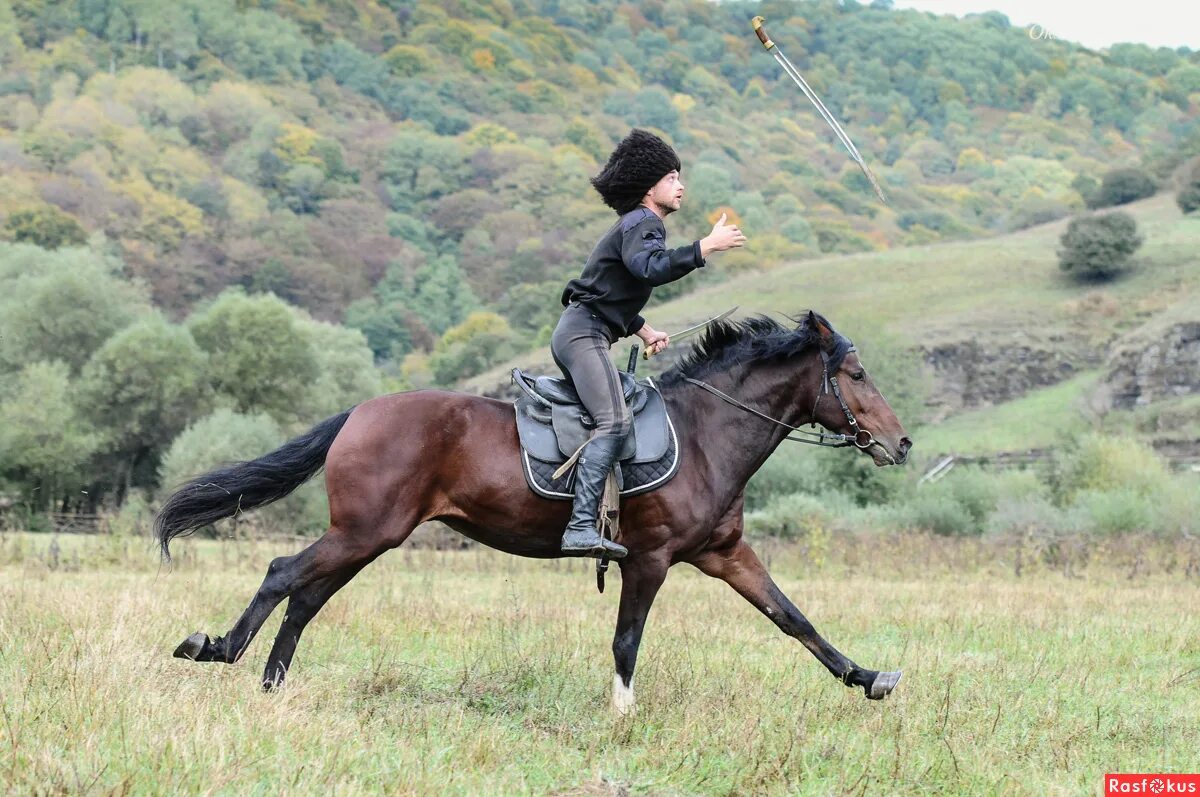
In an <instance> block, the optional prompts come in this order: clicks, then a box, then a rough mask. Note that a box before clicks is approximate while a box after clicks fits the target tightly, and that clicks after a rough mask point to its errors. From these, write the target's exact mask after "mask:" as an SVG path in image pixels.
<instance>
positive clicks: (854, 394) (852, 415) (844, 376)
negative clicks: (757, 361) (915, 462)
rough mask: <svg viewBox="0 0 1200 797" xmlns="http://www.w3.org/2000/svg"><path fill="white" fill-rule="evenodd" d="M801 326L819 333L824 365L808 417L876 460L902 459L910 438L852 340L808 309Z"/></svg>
mask: <svg viewBox="0 0 1200 797" xmlns="http://www.w3.org/2000/svg"><path fill="white" fill-rule="evenodd" d="M802 326H807V328H808V330H809V332H810V333H811V334H813V335H814V337H816V338H818V340H819V344H818V348H819V353H820V355H821V358H822V365H823V369H822V370H823V374H822V378H821V384H820V385H817V394H816V400H815V401H814V404H813V421H814V422H816V423H819V424H821V425H822V426H824V427H825V428H826V429H828V430H830V431H831V432H835V433H838V434H844V435H847V436H849V437H854V440H855V445H856V446H857V447H858V448H859V450H861V451H862V452H863V453H864V454H867V455H868V456H870V457H871V458H872V459H873V460H875V464H876V465H879V466H883V465H900V464H903V463H904V461H905V460H907V459H908V450H909V449H910V448H912V440H911V439H910V438H909V437H908V433H907V432H905V431H904V426H903V425H902V424H901V423H900V419H899V418H897V417H896V413H895V412H893V411H892V408H891V406H890V405H888V403H887V399H885V398H884V397H883V395H882V394H881V393H880V392H879V389H878V388H876V387H875V383H874V382H873V381H871V376H870V374H868V373H867V370H866V368H864V367H863V364H862V361H861V360H860V359H859V357H858V351H857V350H856V349H855V348H854V346H853V344H851V343H850V341H849V340H848V339H847V338H845V337H844V336H842V335H839V334H838V333H837V332H834V331H833V329H832V328H831V327H830V326H829V324H828V322H827V321H826V320H825V319H824V318H822V317H821V316H819V315H817V314H816V313H814V312H812V311H809V313H808V316H807V317H806V318H805V319H804V321H803V322H802Z"/></svg>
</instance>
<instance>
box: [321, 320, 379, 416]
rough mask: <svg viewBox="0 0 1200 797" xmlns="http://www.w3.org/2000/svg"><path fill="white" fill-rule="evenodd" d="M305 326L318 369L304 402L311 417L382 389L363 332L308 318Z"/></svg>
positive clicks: (340, 407)
mask: <svg viewBox="0 0 1200 797" xmlns="http://www.w3.org/2000/svg"><path fill="white" fill-rule="evenodd" d="M303 329H304V333H305V335H307V337H308V340H309V345H310V346H312V349H313V353H314V354H315V356H316V360H317V370H318V376H317V378H316V379H315V380H314V381H313V383H312V385H310V387H309V391H308V398H307V401H305V402H304V403H305V411H306V412H307V413H308V414H309V415H310V417H311V419H312V420H316V419H318V418H324V417H327V416H329V415H333V414H334V413H338V412H341V411H342V410H344V409H347V408H349V407H352V406H354V405H355V404H357V403H359V402H360V401H365V400H366V399H369V398H374V397H375V396H377V395H379V394H380V393H382V392H383V381H382V379H381V378H380V375H379V371H378V370H377V369H376V368H375V359H374V357H373V356H372V352H371V348H370V347H369V346H368V345H367V339H366V337H365V336H364V335H363V333H362V332H359V331H358V330H357V329H347V328H346V327H341V326H338V325H337V324H327V323H325V322H322V321H307V322H305V323H304V324H303Z"/></svg>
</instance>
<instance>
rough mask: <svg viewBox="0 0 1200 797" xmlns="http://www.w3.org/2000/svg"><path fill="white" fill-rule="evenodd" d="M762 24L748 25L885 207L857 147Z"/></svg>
mask: <svg viewBox="0 0 1200 797" xmlns="http://www.w3.org/2000/svg"><path fill="white" fill-rule="evenodd" d="M764 22H766V19H765V18H763V17H755V18H754V19H752V20H750V25H751V27H753V28H754V32H755V33H756V34H757V35H758V40H759V41H760V42H762V45H763V47H764V48H765V49H766V50H767V52H769V53H770V54H771V55H773V56H775V60H776V61H778V62H779V65H780V66H781V67H783V71H784V72H786V73H787V75H788V77H790V78H791V79H792V80H793V81H794V82H795V83H796V85H797V86H799V87H800V90H801V91H803V92H804V96H805V97H808V101H809V102H811V103H812V104H813V107H814V108H816V109H817V113H819V114H821V118H822V119H824V120H825V122H826V123H827V124H828V125H829V126H830V127H832V128H833V132H834V133H836V134H837V137H838V139H839V140H840V141H841V142H842V144H843V145H845V147H846V150H847V151H848V152H849V153H850V157H851V158H853V159H854V162H855V163H857V164H858V167H859V168H860V169H862V171H863V174H865V175H866V177H867V180H869V181H870V183H871V187H872V188H874V189H875V194H876V195H877V196H878V197H879V201H880V202H882V203H883V204H885V205H886V204H887V197H885V196H884V195H883V189H882V188H880V187H879V181H878V180H876V179H875V175H874V174H872V173H871V170H870V169H869V168H868V167H867V163H866V161H864V160H863V156H862V155H860V154H858V147H856V146H854V142H853V141H851V140H850V136H848V135H846V131H845V130H843V129H842V126H841V125H840V124H838V120H837V119H835V118H834V116H833V114H832V113H830V112H829V109H828V108H826V107H825V103H823V102H821V98H820V97H818V96H817V93H816V92H815V91H813V90H812V87H811V86H809V85H808V82H807V81H806V80H805V79H804V77H803V76H802V75H801V74H800V71H799V70H797V69H796V67H794V66H792V62H791V61H789V60H788V59H787V56H786V55H784V54H783V53H782V52H780V50H779V47H778V46H777V45H776V44H775V42H773V41H771V37H770V36H768V35H767V30H766V28H764V27H763V23H764Z"/></svg>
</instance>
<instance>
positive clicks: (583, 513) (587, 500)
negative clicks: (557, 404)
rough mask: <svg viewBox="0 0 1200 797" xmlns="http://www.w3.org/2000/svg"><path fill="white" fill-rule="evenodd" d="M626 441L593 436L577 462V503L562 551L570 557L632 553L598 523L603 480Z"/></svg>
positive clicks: (613, 555) (602, 494)
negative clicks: (602, 532) (604, 532)
mask: <svg viewBox="0 0 1200 797" xmlns="http://www.w3.org/2000/svg"><path fill="white" fill-rule="evenodd" d="M624 442H625V441H624V440H623V439H622V438H620V437H615V436H613V435H606V436H604V437H597V438H594V439H592V440H591V441H589V442H588V444H587V446H586V447H585V448H584V449H583V453H582V454H581V455H580V456H579V460H578V461H577V462H576V463H575V504H574V506H573V507H572V509H571V520H570V521H569V522H568V523H567V529H566V531H564V532H563V538H562V551H563V553H565V554H567V555H568V556H594V557H596V558H600V557H604V556H607V557H608V558H609V559H623V558H624V557H625V555H626V554H628V553H629V551H628V550H627V549H626V548H625V546H624V545H618V544H617V543H615V542H613V541H612V540H609V539H606V538H605V537H604V536H603V535H602V534H601V533H600V529H599V527H598V525H597V522H596V521H597V517H596V515H597V513H598V512H599V510H600V499H601V498H602V497H603V496H604V482H605V480H606V479H607V478H608V473H609V471H611V470H612V468H613V463H614V462H616V459H617V455H618V454H619V453H620V452H621V444H622V443H624Z"/></svg>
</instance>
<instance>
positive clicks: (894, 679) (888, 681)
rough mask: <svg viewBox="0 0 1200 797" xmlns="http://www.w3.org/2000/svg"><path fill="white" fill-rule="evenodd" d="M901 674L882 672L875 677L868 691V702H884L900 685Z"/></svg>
mask: <svg viewBox="0 0 1200 797" xmlns="http://www.w3.org/2000/svg"><path fill="white" fill-rule="evenodd" d="M902 674H903V673H901V672H900V671H899V670H897V671H896V672H881V673H879V674H878V675H876V676H875V680H874V681H872V682H871V688H870V689H869V690H868V691H867V699H868V700H883V699H884V698H885V697H887V696H888V695H890V694H891V693H892V690H893V689H895V688H896V684H898V683H900V676H901V675H902Z"/></svg>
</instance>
